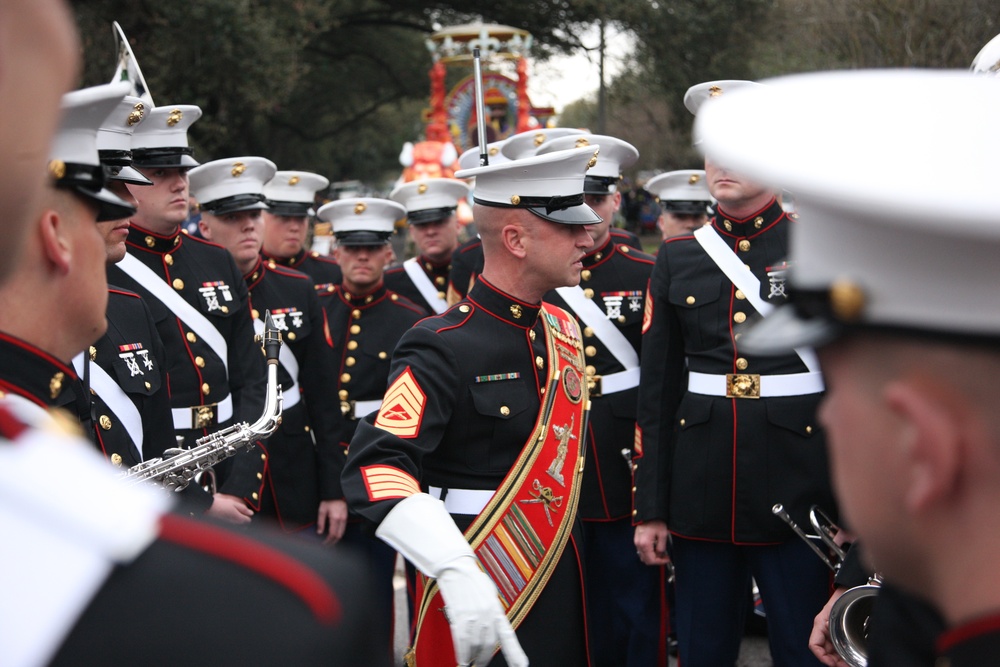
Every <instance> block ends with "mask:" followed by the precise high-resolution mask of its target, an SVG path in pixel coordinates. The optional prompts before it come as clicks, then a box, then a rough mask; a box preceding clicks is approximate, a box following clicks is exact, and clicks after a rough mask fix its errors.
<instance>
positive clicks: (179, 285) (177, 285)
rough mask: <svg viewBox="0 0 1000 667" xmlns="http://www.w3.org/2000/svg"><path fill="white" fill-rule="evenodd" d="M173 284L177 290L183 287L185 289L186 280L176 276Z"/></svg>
mask: <svg viewBox="0 0 1000 667" xmlns="http://www.w3.org/2000/svg"><path fill="white" fill-rule="evenodd" d="M171 284H172V285H173V286H174V289H175V290H182V289H184V281H183V280H181V279H180V278H174V282H173V283H171Z"/></svg>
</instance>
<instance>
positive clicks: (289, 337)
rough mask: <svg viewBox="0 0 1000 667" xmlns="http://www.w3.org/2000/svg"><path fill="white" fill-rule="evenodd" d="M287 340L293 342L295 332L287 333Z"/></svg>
mask: <svg viewBox="0 0 1000 667" xmlns="http://www.w3.org/2000/svg"><path fill="white" fill-rule="evenodd" d="M288 340H295V332H294V331H289V332H288Z"/></svg>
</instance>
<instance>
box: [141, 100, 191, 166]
mask: <svg viewBox="0 0 1000 667" xmlns="http://www.w3.org/2000/svg"><path fill="white" fill-rule="evenodd" d="M199 118H201V109H199V108H198V107H196V106H194V105H191V104H175V105H171V106H162V107H155V108H154V109H152V110H150V111H147V113H146V118H145V120H144V121H143V122H142V124H141V125H139V126H138V127H137V128H136V129H135V132H134V133H133V134H132V161H133V162H134V163H135V164H136V165H138V166H150V167H197V166H198V162H197V161H195V159H194V157H192V155H193V151H192V150H191V148H190V146H189V145H188V136H187V133H188V129H189V128H190V127H191V126H192V125H194V123H195V121H196V120H198V119H199Z"/></svg>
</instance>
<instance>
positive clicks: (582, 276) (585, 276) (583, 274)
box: [580, 269, 590, 280]
mask: <svg viewBox="0 0 1000 667" xmlns="http://www.w3.org/2000/svg"><path fill="white" fill-rule="evenodd" d="M580 280H590V269H584V270H583V271H581V272H580Z"/></svg>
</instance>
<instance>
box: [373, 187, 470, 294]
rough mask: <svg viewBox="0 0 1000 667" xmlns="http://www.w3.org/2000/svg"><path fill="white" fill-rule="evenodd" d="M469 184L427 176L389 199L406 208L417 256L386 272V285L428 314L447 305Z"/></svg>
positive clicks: (399, 188)
mask: <svg viewBox="0 0 1000 667" xmlns="http://www.w3.org/2000/svg"><path fill="white" fill-rule="evenodd" d="M468 195H469V186H467V185H466V184H465V183H463V182H462V181H459V180H456V179H453V178H426V179H419V180H416V181H410V182H409V183H404V184H402V185H399V186H397V187H396V188H395V189H393V191H392V192H391V193H390V194H389V198H390V199H392V200H393V201H397V202H399V203H400V204H403V206H405V207H406V222H407V225H408V229H409V231H410V236H411V237H412V238H413V242H414V244H415V245H416V247H417V256H416V257H413V258H410V259H408V260H406V261H405V262H403V263H402V264H401V265H400V266H395V267H392V268H390V269H389V270H387V271H386V272H385V284H386V287H388V288H389V289H391V290H392V291H394V292H396V293H398V294H402V295H403V296H405V297H406V298H408V299H409V300H410V301H413V302H414V303H417V304H420V305H421V306H422V307H423V308H424V310H426V311H427V312H429V313H436V314H440V313H443V312H444V311H445V310H446V309H447V308H448V301H447V289H448V275H449V274H450V273H451V259H452V255H453V254H454V252H455V249H456V248H457V247H458V234H459V224H458V216H457V215H456V213H455V211H456V209H457V207H458V203H459V200H461V199H464V198H465V197H467V196H468Z"/></svg>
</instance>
